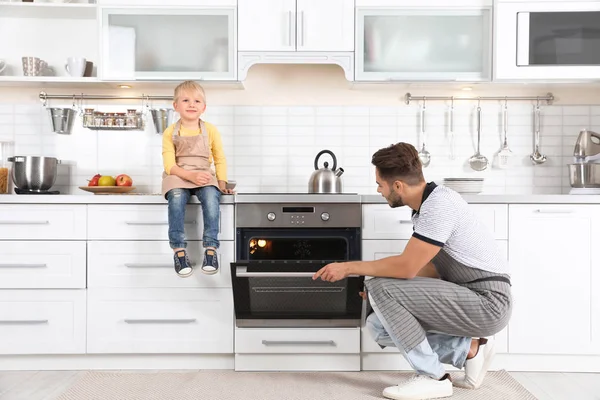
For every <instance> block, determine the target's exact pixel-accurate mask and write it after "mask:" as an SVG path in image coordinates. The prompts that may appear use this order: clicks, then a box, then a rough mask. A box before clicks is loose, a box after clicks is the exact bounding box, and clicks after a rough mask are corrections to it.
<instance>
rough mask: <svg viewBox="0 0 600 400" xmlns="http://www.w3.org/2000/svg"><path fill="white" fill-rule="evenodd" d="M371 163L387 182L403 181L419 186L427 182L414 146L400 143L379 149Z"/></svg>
mask: <svg viewBox="0 0 600 400" xmlns="http://www.w3.org/2000/svg"><path fill="white" fill-rule="evenodd" d="M371 163H373V165H374V166H375V167H376V168H377V171H379V176H381V177H382V178H383V179H385V180H386V181H387V182H392V181H395V180H401V181H403V182H406V183H407V184H409V185H417V184H419V183H421V182H424V181H425V178H424V177H423V165H422V164H421V160H420V159H419V153H418V152H417V149H415V147H414V146H413V145H412V144H409V143H404V142H400V143H396V144H392V145H390V146H388V147H386V148H383V149H379V150H377V151H376V152H375V154H373V158H372V159H371Z"/></svg>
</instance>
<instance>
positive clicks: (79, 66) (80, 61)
mask: <svg viewBox="0 0 600 400" xmlns="http://www.w3.org/2000/svg"><path fill="white" fill-rule="evenodd" d="M86 62H87V60H86V59H85V58H83V57H69V58H67V63H66V64H65V70H67V72H68V73H69V75H71V76H76V77H81V76H83V74H84V72H85V67H86Z"/></svg>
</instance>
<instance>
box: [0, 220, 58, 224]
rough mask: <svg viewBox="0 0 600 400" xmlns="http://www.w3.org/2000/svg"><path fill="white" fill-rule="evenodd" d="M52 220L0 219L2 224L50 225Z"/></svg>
mask: <svg viewBox="0 0 600 400" xmlns="http://www.w3.org/2000/svg"><path fill="white" fill-rule="evenodd" d="M49 223H50V221H0V225H48V224H49Z"/></svg>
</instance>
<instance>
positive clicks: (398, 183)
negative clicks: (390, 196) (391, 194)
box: [393, 181, 402, 190]
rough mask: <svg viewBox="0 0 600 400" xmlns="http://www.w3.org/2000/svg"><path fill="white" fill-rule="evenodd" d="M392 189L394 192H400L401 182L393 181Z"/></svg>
mask: <svg viewBox="0 0 600 400" xmlns="http://www.w3.org/2000/svg"><path fill="white" fill-rule="evenodd" d="M393 187H394V189H396V190H400V189H401V188H402V182H401V181H394V184H393Z"/></svg>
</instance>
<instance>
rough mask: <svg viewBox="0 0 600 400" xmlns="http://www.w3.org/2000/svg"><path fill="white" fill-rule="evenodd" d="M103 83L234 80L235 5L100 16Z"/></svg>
mask: <svg viewBox="0 0 600 400" xmlns="http://www.w3.org/2000/svg"><path fill="white" fill-rule="evenodd" d="M100 19H101V21H100V26H101V35H100V53H101V59H102V65H101V67H102V68H101V76H102V79H104V80H168V79H177V80H181V79H195V80H235V79H236V71H237V63H236V60H237V57H236V54H237V50H236V40H235V39H236V36H237V35H236V25H237V22H236V13H235V6H206V7H186V8H173V7H169V8H166V7H118V8H117V7H114V8H113V7H110V8H101V12H100Z"/></svg>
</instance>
